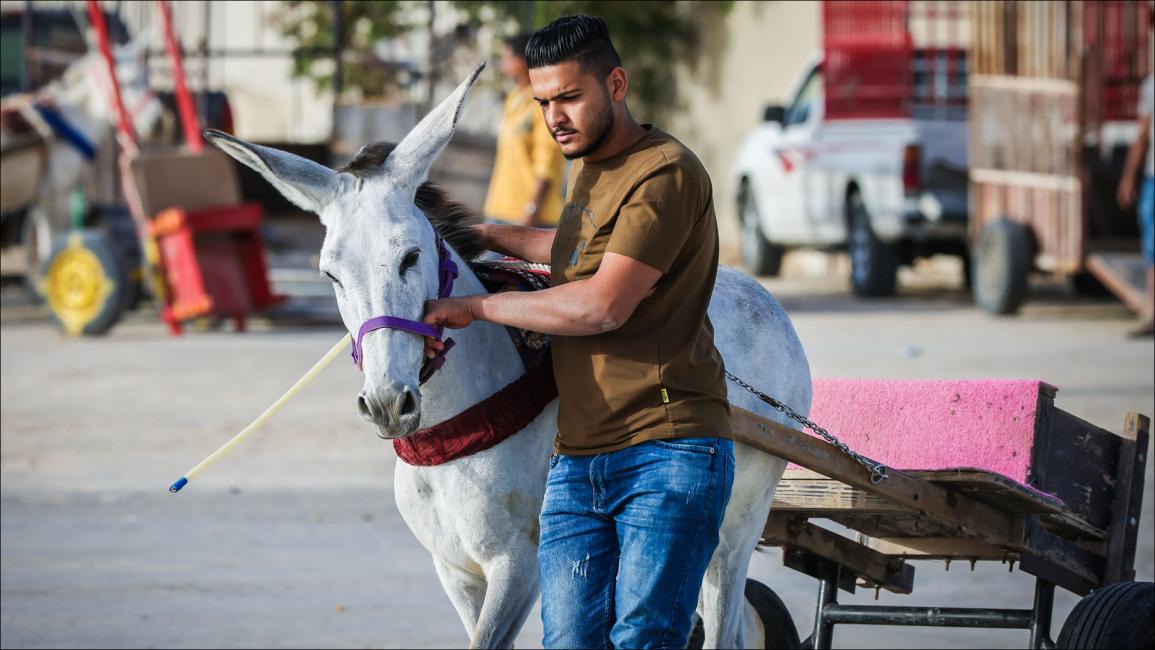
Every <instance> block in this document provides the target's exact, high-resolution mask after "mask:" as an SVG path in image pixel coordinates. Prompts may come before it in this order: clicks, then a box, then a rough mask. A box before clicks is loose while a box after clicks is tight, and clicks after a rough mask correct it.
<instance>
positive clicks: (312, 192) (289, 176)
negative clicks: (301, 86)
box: [204, 129, 340, 215]
mask: <svg viewBox="0 0 1155 650" xmlns="http://www.w3.org/2000/svg"><path fill="white" fill-rule="evenodd" d="M204 135H205V139H206V140H208V141H209V142H211V143H213V144H214V145H216V146H217V148H219V149H220V150H221V151H224V152H225V153H227V154H228V155H230V156H232V157H233V158H236V159H237V160H239V161H240V162H242V163H244V164H245V165H247V166H248V167H251V168H252V169H254V170H256V171H257V173H259V174H260V175H261V176H264V177H265V180H267V181H269V182H270V183H272V184H273V187H275V188H277V191H279V192H280V193H281V194H283V195H284V196H285V198H286V199H288V200H290V201H292V202H293V203H294V204H295V205H297V206H298V207H300V208H301V209H302V210H308V211H309V212H314V213H316V214H318V215H319V214H320V213H321V210H322V209H323V208H324V207H325V205H326V204H328V203H329V201H331V200H332V199H333V196H334V195H335V194H336V193H337V190H338V189H339V188H340V180H339V174H338V173H337V172H335V171H333V170H332V169H329V168H328V167H326V166H324V165H318V164H317V163H315V162H313V161H312V160H308V159H306V158H302V157H300V156H297V155H295V154H291V153H288V152H287V151H281V150H279V149H273V148H270V147H262V146H260V145H256V144H250V143H248V142H245V141H244V140H238V139H236V138H234V137H233V136H231V135H228V134H227V133H221V132H220V131H217V130H216V129H208V130H206V131H205V133H204Z"/></svg>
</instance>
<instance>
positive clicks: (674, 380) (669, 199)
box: [551, 126, 731, 455]
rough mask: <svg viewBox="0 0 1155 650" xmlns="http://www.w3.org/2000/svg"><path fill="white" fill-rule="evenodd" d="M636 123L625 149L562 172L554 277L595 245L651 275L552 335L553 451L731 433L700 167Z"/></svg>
mask: <svg viewBox="0 0 1155 650" xmlns="http://www.w3.org/2000/svg"><path fill="white" fill-rule="evenodd" d="M646 128H647V129H648V131H649V132H648V133H647V134H646V135H645V136H643V137H642V139H641V140H639V141H638V142H637V143H636V144H634V145H633V146H632V147H630V148H629V149H627V150H626V151H623V152H621V153H620V154H618V155H616V156H613V157H612V158H609V159H606V160H601V161H598V162H596V163H586V164H584V165H582V164H581V163H580V162H579V163H578V164H575V166H574V169H573V170H572V172H571V176H570V178H571V179H573V181H572V183H571V187H570V191H569V192H568V195H567V196H568V201H569V202H568V203H567V204H566V206H565V208H563V210H562V217H561V222H560V224H559V225H558V230H557V235H556V237H555V239H554V243H553V251H552V260H551V261H552V267H553V268H552V270H553V284H554V286H557V285H561V284H565V283H566V282H572V281H574V280H581V279H584V278H588V277H591V276H593V274H594V273H595V272H597V270H598V267H599V266H600V265H601V261H602V256H603V255H604V254H605V253H606V252H611V253H617V254H619V255H625V256H627V257H631V258H633V259H635V260H638V261H639V262H642V263H644V264H647V265H649V266H652V267H654V268H655V269H658V270H659V271H662V273H663V275H662V277H661V278H660V279H659V280H658V282H657V284H656V285H654V289H653V291H651V292H650V294H649V295H648V296H646V297H645V298H643V299H642V302H641V303H640V304H639V305H638V307H637V309H636V310H634V313H633V315H631V316H630V318H629V320H627V321H626V323H625V324H624V325H622V326H621V327H620V328H618V329H617V330H614V331H612V332H607V333H605V334H598V335H595V336H554V337H552V339H553V343H552V345H553V365H554V374H555V376H556V379H557V387H558V396H559V400H560V408H559V411H558V418H557V420H558V440H557V445H556V447H557V451H558V453H562V454H577V455H585V454H595V453H601V452H608V451H615V450H617V449H622V448H624V447H628V446H630V445H633V444H636V443H639V442H643V441H645V440H653V439H660V438H691V437H699V436H720V437H724V438H729V437H731V434H730V406H729V404H728V403H727V401H726V384H725V376H724V369H723V366H722V357H721V355H719V354H718V350H717V349H716V348H715V347H714V328H713V326H712V325H711V324H710V320H709V318H707V317H706V308H707V306H708V305H709V303H710V295H711V294H712V293H713V291H714V278H715V276H716V275H717V272H718V223H717V220H716V219H715V217H714V202H713V190H712V187H711V184H710V176H709V174H707V173H706V170H705V168H704V167H703V166H702V163H701V162H700V161H699V160H698V158H697V157H696V156H695V155H694V154H693V152H691V151H690V150H689V149H687V148H686V147H685V146H684V145H683V144H682V143H680V142H678V141H677V140H675V139H674V138H673V137H672V136H670V135H669V134H668V133H665V132H664V131H662V130H661V129H658V128H656V127H649V126H647V127H646Z"/></svg>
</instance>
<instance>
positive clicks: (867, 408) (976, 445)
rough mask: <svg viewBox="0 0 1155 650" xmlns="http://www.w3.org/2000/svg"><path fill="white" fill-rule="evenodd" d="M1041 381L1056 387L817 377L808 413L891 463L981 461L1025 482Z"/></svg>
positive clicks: (961, 464) (916, 465) (938, 466)
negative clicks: (812, 400)
mask: <svg viewBox="0 0 1155 650" xmlns="http://www.w3.org/2000/svg"><path fill="white" fill-rule="evenodd" d="M1044 387H1047V388H1050V390H1055V389H1054V388H1053V387H1050V386H1049V385H1048V384H1045V383H1043V382H1041V381H1033V380H1013V379H1010V380H1009V379H981V380H959V381H906V380H889V379H816V380H814V402H813V405H812V407H811V410H810V419H811V420H813V421H814V422H815V423H816V424H818V425H820V426H822V427H825V428H826V429H827V431H829V432H830V433H832V434H834V435H835V436H837V437H838V438H839V439H841V440H842V441H844V442H846V443H847V444H848V445H849V446H850V448H851V449H853V450H855V451H857V452H858V453H860V454H862V455H864V456H867V457H868V458H873V459H874V460H877V461H879V462H882V463H884V464H885V465H887V466H888V467H893V468H896V469H901V470H911V471H914V470H945V469H979V470H985V471H988V472H994V473H996V474H1001V475H1003V476H1005V477H1007V478H1009V479H1011V480H1014V481H1017V482H1018V483H1021V484H1024V485H1026V484H1027V477H1028V475H1029V472H1030V465H1031V449H1032V448H1033V447H1034V444H1035V411H1036V409H1037V408H1038V399H1039V392H1040V390H1042V389H1043V388H1044ZM807 432H808V433H810V431H807Z"/></svg>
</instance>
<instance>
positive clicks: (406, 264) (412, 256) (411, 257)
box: [401, 249, 420, 275]
mask: <svg viewBox="0 0 1155 650" xmlns="http://www.w3.org/2000/svg"><path fill="white" fill-rule="evenodd" d="M419 254H420V251H418V250H416V249H415V250H411V251H409V252H408V253H406V254H405V258H404V259H402V260H401V274H402V275H404V274H405V272H406V271H408V270H409V269H411V268H413V265H414V264H417V256H418V255H419Z"/></svg>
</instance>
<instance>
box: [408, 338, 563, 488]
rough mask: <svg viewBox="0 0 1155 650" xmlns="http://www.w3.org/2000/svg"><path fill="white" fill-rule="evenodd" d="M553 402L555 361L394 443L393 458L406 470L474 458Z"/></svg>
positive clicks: (540, 366) (530, 371) (545, 362)
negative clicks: (394, 451) (463, 458)
mask: <svg viewBox="0 0 1155 650" xmlns="http://www.w3.org/2000/svg"><path fill="white" fill-rule="evenodd" d="M556 397H557V384H555V383H554V380H553V362H552V361H551V360H550V358H549V357H548V356H547V357H546V358H545V359H542V361H541V363H539V364H538V365H537V366H536V367H535V368H532V369H531V370H529V371H527V372H526V373H525V374H523V375H522V376H521V377H519V378H517V379H515V380H514V381H512V382H510V384H509V385H508V386H506V387H505V388H502V389H501V390H499V391H497V392H496V393H494V394H493V395H490V396H489V398H487V399H485V400H482V401H481V402H480V403H478V404H475V405H474V406H472V407H470V408H468V409H466V410H465V411H462V412H461V413H459V414H458V415H455V416H454V417H451V418H449V419H448V420H446V421H445V422H442V423H441V424H438V425H434V426H432V427H429V428H426V429H419V430H417V431H415V432H413V433H412V434H410V435H408V436H406V437H404V438H400V439H398V440H394V441H393V449H394V450H396V451H397V456H398V458H400V459H401V460H403V461H405V462H406V463H409V464H410V465H440V464H442V463H448V462H449V461H451V460H456V459H458V458H461V457H462V456H468V455H470V454H476V453H477V452H479V451H485V450H486V449H489V448H490V447H492V446H494V445H496V444H497V443H499V442H502V441H503V440H505V439H506V438H508V437H510V436H512V435H513V434H515V433H517V432H518V431H521V430H522V429H524V428H525V427H526V426H528V425H529V423H530V422H532V421H533V419H534V418H536V417H537V416H538V415H539V414H540V413H541V412H542V409H544V408H545V407H546V405H547V404H549V403H550V402H552V401H553V400H554V398H556Z"/></svg>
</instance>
